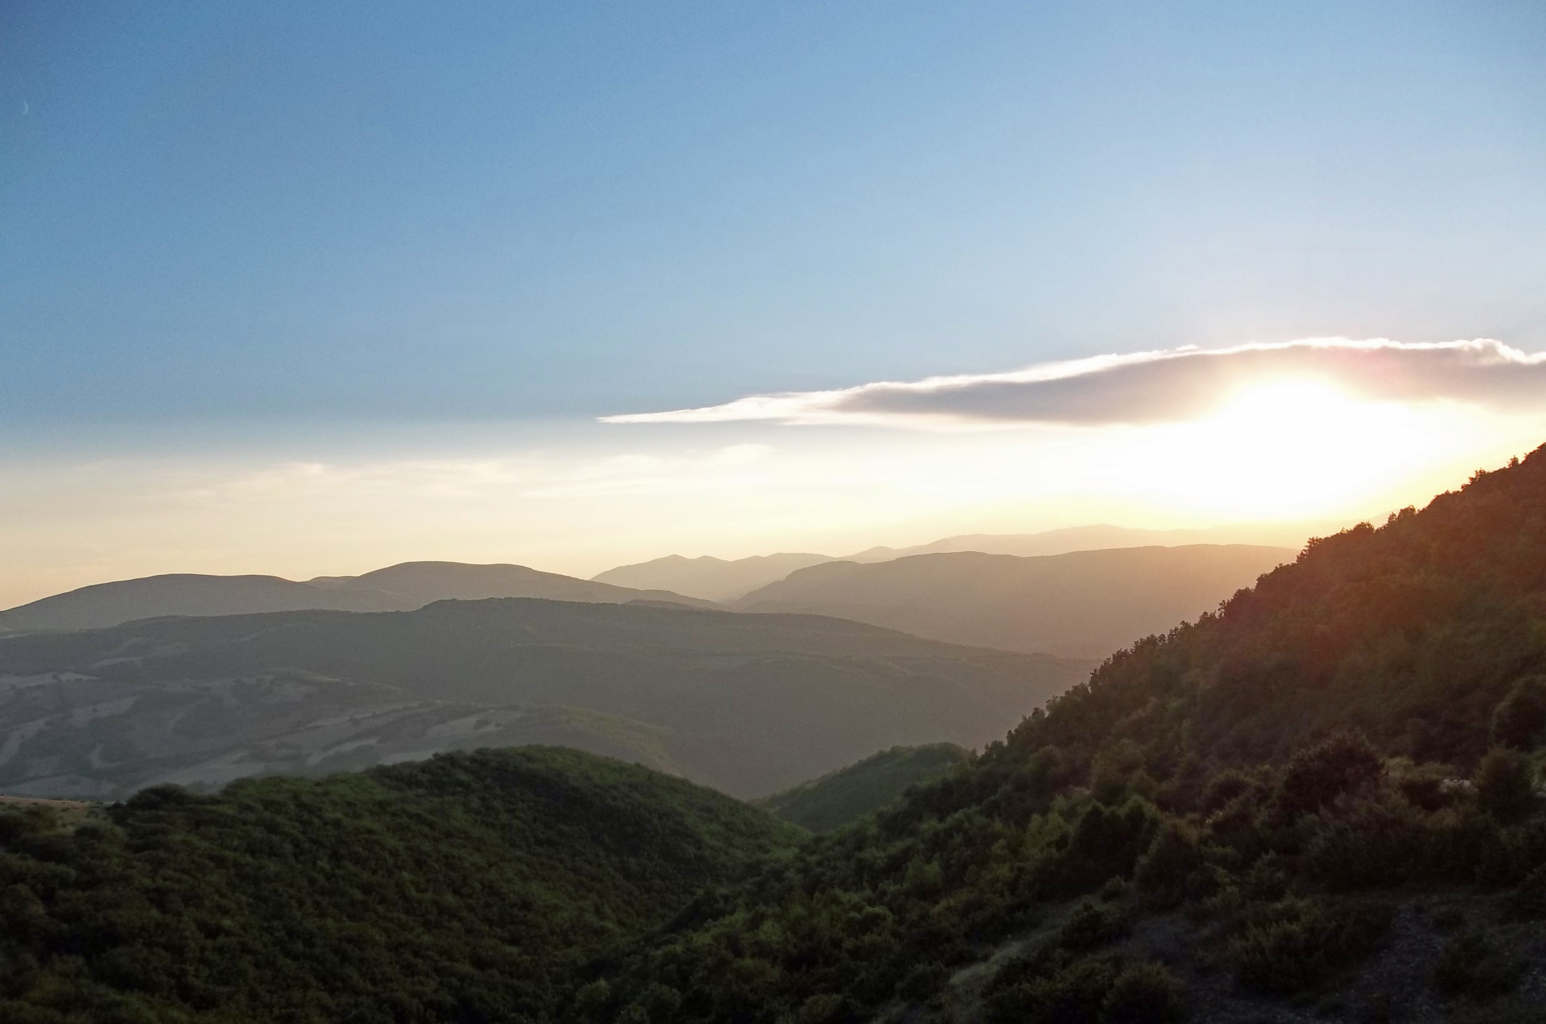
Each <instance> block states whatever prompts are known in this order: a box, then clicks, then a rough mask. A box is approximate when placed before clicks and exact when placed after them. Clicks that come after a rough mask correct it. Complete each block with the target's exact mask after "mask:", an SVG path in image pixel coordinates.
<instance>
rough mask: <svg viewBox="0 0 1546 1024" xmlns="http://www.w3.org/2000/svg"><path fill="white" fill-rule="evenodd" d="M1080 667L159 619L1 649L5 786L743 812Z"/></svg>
mask: <svg viewBox="0 0 1546 1024" xmlns="http://www.w3.org/2000/svg"><path fill="white" fill-rule="evenodd" d="M1089 667H1090V664H1089V663H1086V662H1079V661H1073V660H1068V659H1060V658H1054V657H1049V656H1034V655H1022V654H1014V653H1009V652H1003V651H988V650H974V649H970V648H964V647H957V646H953V645H949V644H942V643H938V642H935V641H929V640H921V639H918V638H917V637H911V636H906V635H904V634H900V633H895V632H892V631H889V630H884V629H879V628H876V627H873V626H867V625H863V624H860V623H854V622H846V621H842V620H838V619H830V618H821V617H817V616H799V615H737V614H733V613H729V612H716V611H696V610H690V609H685V608H681V607H679V606H677V607H655V606H647V605H637V604H627V605H615V604H586V603H573V602H560V601H540V600H529V599H499V600H488V601H446V602H439V603H436V604H432V605H429V606H427V607H425V608H422V609H419V610H417V611H413V612H386V613H371V614H359V613H348V612H328V611H304V612H281V613H271V614H267V615H246V616H225V617H195V618H175V619H156V620H148V621H139V622H134V623H130V624H127V625H123V626H116V627H113V628H111V629H105V630H92V631H80V632H73V633H39V634H31V635H21V636H15V637H9V638H0V787H3V788H4V789H5V791H7V792H13V793H22V794H27V795H33V796H95V797H117V796H121V795H122V794H124V793H125V792H128V791H130V790H132V789H134V788H137V787H139V786H144V785H150V784H154V783H157V782H168V781H170V782H179V783H183V784H193V783H202V784H216V785H218V784H221V783H224V782H227V781H229V780H231V779H233V778H238V777H241V776H244V775H251V774H255V773H258V772H306V773H320V772H326V771H337V770H340V769H345V768H357V767H363V766H366V765H369V764H375V763H379V762H381V761H384V760H402V759H405V758H412V757H426V756H428V755H429V754H431V753H434V752H435V751H437V750H446V749H465V748H469V747H479V746H491V745H494V746H503V745H508V744H513V743H528V742H538V743H564V744H573V745H577V746H580V747H582V748H584V749H588V750H592V751H594V752H597V753H604V754H611V755H616V756H619V757H624V758H627V759H629V760H636V761H640V762H642V763H645V764H649V765H652V766H655V767H658V768H661V769H663V770H669V771H675V772H679V773H681V774H683V775H685V776H687V777H688V778H690V779H693V780H695V781H698V782H702V783H705V784H708V785H713V786H715V787H717V788H719V789H722V790H724V791H725V792H727V793H732V794H734V795H737V796H761V795H764V794H767V793H770V792H773V791H776V790H779V789H783V788H786V787H788V786H790V785H793V784H795V783H797V782H801V781H804V780H807V779H810V778H813V777H815V776H817V775H820V774H822V773H823V772H827V771H831V770H833V769H835V768H838V767H841V766H842V765H845V764H850V763H852V762H853V761H855V760H857V759H858V758H860V757H863V756H865V755H867V754H869V753H872V752H874V751H875V750H878V749H884V748H886V747H890V746H894V745H897V744H917V743H929V742H936V741H942V740H943V741H949V742H954V743H960V744H963V745H968V746H977V745H980V744H982V743H985V742H987V741H989V740H991V739H994V738H995V737H998V736H1002V735H1003V733H1004V731H1005V730H1006V729H1008V728H1009V727H1010V726H1012V725H1014V723H1016V722H1018V721H1019V720H1020V719H1021V717H1023V716H1024V715H1026V714H1028V713H1029V712H1030V710H1031V709H1032V708H1034V707H1036V706H1037V705H1039V704H1040V703H1042V702H1043V701H1044V700H1046V699H1047V698H1048V697H1050V696H1053V695H1055V694H1057V693H1060V692H1062V691H1063V690H1065V689H1067V688H1068V687H1069V686H1071V685H1073V683H1075V682H1077V681H1078V680H1079V679H1081V678H1083V677H1084V676H1085V675H1086V674H1087V672H1088V669H1089Z"/></svg>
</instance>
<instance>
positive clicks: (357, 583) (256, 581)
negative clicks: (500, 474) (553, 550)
mask: <svg viewBox="0 0 1546 1024" xmlns="http://www.w3.org/2000/svg"><path fill="white" fill-rule="evenodd" d="M491 597H542V598H549V599H551V600H555V601H587V602H595V603H598V604H623V603H625V602H628V601H669V602H673V603H676V604H686V605H693V606H697V607H709V606H711V602H708V601H704V600H702V599H700V598H695V597H684V596H683V595H681V594H675V593H670V592H667V591H664V590H648V589H644V590H637V589H630V588H628V587H617V586H612V585H610V584H607V583H595V582H592V581H590V580H581V579H575V578H574V577H573V576H562V575H559V574H558V573H552V572H539V571H537V570H536V569H528V568H527V567H526V566H524V565H468V564H466V563H462V562H404V563H402V564H401V565H393V566H388V567H387V568H385V569H377V570H375V571H374V572H368V573H365V574H364V575H363V576H318V577H317V578H316V579H312V580H307V581H306V582H303V583H297V582H295V581H293V580H287V579H281V578H280V577H278V576H204V575H197V574H192V573H177V574H172V575H166V576H148V577H145V578H143V579H135V580H122V581H119V582H115V583H99V584H96V585H95V586H90V587H81V588H80V589H79V590H71V591H69V592H68V593H64V594H56V595H55V596H53V597H45V598H43V599H42V600H39V601H33V602H31V603H30V604H24V605H21V606H19V607H16V608H12V609H9V610H8V611H3V612H0V630H9V631H12V632H20V631H24V630H39V629H101V628H106V627H109V626H116V625H119V624H120V623H124V622H129V621H132V620H134V619H148V618H155V617H159V616H163V615H245V614H250V613H254V612H285V611H301V610H305V609H325V610H334V611H355V612H383V611H412V610H413V609H415V608H422V607H424V606H425V605H427V604H430V603H431V602H433V601H444V600H453V599H454V600H462V601H477V600H483V599H485V598H491Z"/></svg>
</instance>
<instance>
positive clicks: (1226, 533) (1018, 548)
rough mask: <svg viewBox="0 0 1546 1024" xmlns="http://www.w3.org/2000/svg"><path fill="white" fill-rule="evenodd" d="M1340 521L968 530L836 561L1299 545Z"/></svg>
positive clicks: (1334, 528)
mask: <svg viewBox="0 0 1546 1024" xmlns="http://www.w3.org/2000/svg"><path fill="white" fill-rule="evenodd" d="M1344 525H1345V524H1344V523H1340V522H1305V523H1237V524H1234V525H1229V526H1210V527H1205V528H1202V529H1193V530H1135V529H1130V528H1128V527H1125V526H1105V525H1100V526H1072V527H1068V528H1065V529H1062V530H1046V531H1043V532H1041V533H967V534H961V535H959V536H955V537H944V538H942V539H940V540H936V541H932V542H930V543H928V544H917V545H914V546H912V547H905V548H888V547H874V548H868V549H866V550H864V551H860V552H858V553H857V554H853V555H847V556H845V557H843V558H841V559H836V561H847V562H880V561H890V560H891V559H893V558H905V557H906V556H908V555H933V554H941V553H945V552H952V551H981V552H983V553H984V554H989V555H1020V556H1022V557H1028V556H1035V555H1062V554H1067V553H1068V552H1070V551H1102V550H1105V549H1107V548H1138V547H1153V546H1155V545H1160V546H1162V547H1181V546H1185V545H1194V544H1255V545H1261V546H1267V547H1282V548H1292V549H1294V550H1295V551H1298V550H1299V549H1300V548H1302V547H1304V544H1305V541H1307V540H1309V539H1310V538H1311V537H1316V536H1324V535H1325V534H1327V533H1335V532H1336V531H1337V530H1339V529H1341V528H1342V527H1343V526H1344Z"/></svg>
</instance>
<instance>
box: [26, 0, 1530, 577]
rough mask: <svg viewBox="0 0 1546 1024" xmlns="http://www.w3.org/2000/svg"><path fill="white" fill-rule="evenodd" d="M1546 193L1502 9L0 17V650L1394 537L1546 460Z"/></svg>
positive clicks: (1515, 41) (580, 8)
mask: <svg viewBox="0 0 1546 1024" xmlns="http://www.w3.org/2000/svg"><path fill="white" fill-rule="evenodd" d="M1542 168H1546V6H1543V5H1541V4H1538V3H1532V2H1524V0H1521V2H1513V3H1509V2H1499V3H1477V2H1467V3H1459V2H1456V3H1448V4H1425V3H1413V2H1401V3H1390V4H1367V3H1346V2H1343V3H1327V4H1314V3H1299V4H1239V3H1222V2H1221V3H1214V4H1184V3H1167V4H1163V5H1159V4H1152V3H1134V4H1121V3H1102V4H1085V3H1066V4H1028V3H1023V2H1017V3H1002V4H998V3H953V4H944V3H930V4H912V3H898V2H892V0H888V2H885V3H859V2H844V3H756V4H743V3H729V4H708V3H693V4H673V3H655V2H652V3H615V4H595V3H563V4H553V3H549V4H534V3H527V4H513V3H501V4H487V5H474V4H460V5H449V6H448V5H435V4H424V3H388V2H381V0H375V2H371V3H359V4H350V3H329V4H299V3H276V2H273V0H265V2H263V3H239V2H229V3H221V4H192V3H188V4H173V3H165V2H158V3H154V4H150V3H145V4H139V3H130V2H123V3H112V4H108V3H97V4H70V3H58V4H34V5H19V4H12V5H8V6H7V7H6V8H5V10H4V11H3V13H0V605H4V604H7V603H12V602H15V601H20V600H24V599H27V598H30V597H36V596H41V595H42V594H45V593H49V592H51V591H53V590H58V589H62V588H64V587H67V586H75V585H79V584H81V583H87V582H95V581H97V580H100V579H106V578H113V577H120V576H125V575H141V574H146V573H150V572H157V571H273V572H281V573H286V574H291V575H301V576H305V575H311V574H316V573H335V572H351V571H360V570H364V569H368V568H371V567H373V566H375V565H378V564H383V563H386V562H391V561H398V560H403V559H407V558H416V557H457V558H466V559H469V560H483V561H519V562H524V563H527V564H533V565H536V566H538V567H542V568H553V569H556V570H559V571H571V572H585V573H590V572H595V571H597V570H599V569H602V568H605V567H607V566H608V565H610V564H612V563H613V562H615V561H620V560H636V559H640V558H647V557H653V556H655V555H659V554H665V553H667V552H669V551H673V550H676V551H681V552H682V553H686V554H701V553H715V554H724V555H738V554H750V553H753V552H754V551H767V550H774V549H778V548H784V549H790V548H806V549H809V548H814V547H823V546H824V547H826V548H828V549H834V548H835V549H839V550H840V549H842V548H844V547H849V548H851V547H858V546H867V545H868V544H870V543H907V542H917V541H924V540H928V539H931V538H932V537H933V536H938V535H941V534H944V533H952V532H957V533H958V532H970V531H976V530H995V531H1003V532H1009V531H1014V530H1034V529H1041V528H1046V527H1051V526H1064V525H1073V524H1074V523H1077V522H1085V521H1094V519H1092V518H1091V517H1095V518H1098V519H1103V520H1108V521H1121V522H1124V523H1127V524H1129V525H1134V526H1151V525H1153V526H1165V525H1187V524H1191V523H1210V522H1227V521H1233V520H1238V519H1248V518H1280V519H1281V518H1293V517H1300V518H1303V517H1311V516H1314V517H1337V516H1355V517H1356V516H1360V515H1367V514H1373V513H1374V512H1376V511H1378V510H1379V509H1381V508H1383V507H1385V506H1386V505H1388V504H1389V503H1391V502H1401V503H1404V502H1405V501H1409V500H1421V499H1423V498H1424V497H1425V496H1426V494H1427V493H1431V488H1432V487H1434V486H1453V485H1454V484H1457V483H1459V482H1460V480H1461V479H1463V476H1461V477H1460V478H1458V479H1457V478H1454V474H1455V473H1457V472H1463V471H1464V470H1468V469H1470V468H1475V466H1477V465H1484V464H1489V462H1495V461H1498V460H1501V459H1503V458H1506V457H1507V456H1508V455H1509V454H1513V453H1515V452H1519V451H1522V450H1524V449H1525V448H1527V447H1533V446H1534V445H1535V444H1537V443H1539V442H1540V441H1546V421H1543V420H1542V418H1541V415H1540V413H1539V412H1537V410H1546V388H1543V387H1542V386H1541V384H1540V379H1541V377H1542V375H1543V369H1542V364H1541V363H1540V361H1539V360H1535V359H1533V358H1532V357H1533V356H1534V355H1535V354H1536V353H1540V352H1542V351H1543V350H1546V288H1543V287H1542V282H1543V281H1546V173H1543V172H1542ZM1303 338H1351V339H1358V340H1364V339H1376V338H1384V339H1393V340H1394V342H1396V343H1398V344H1395V345H1387V346H1373V347H1371V346H1367V345H1365V346H1363V347H1362V348H1360V347H1358V346H1345V345H1324V344H1323V345H1321V346H1319V347H1318V348H1317V347H1315V346H1309V347H1306V346H1298V347H1293V346H1290V347H1287V348H1282V347H1279V348H1273V347H1271V346H1274V345H1279V346H1281V344H1282V343H1286V342H1290V341H1293V340H1295V339H1303ZM1463 339H1495V340H1496V342H1497V343H1498V344H1496V345H1493V346H1492V347H1488V346H1486V345H1483V346H1480V347H1477V346H1472V347H1471V348H1464V347H1462V348H1456V347H1454V346H1450V347H1447V348H1433V347H1431V346H1435V345H1447V344H1448V343H1452V342H1456V341H1457V340H1463ZM1188 345H1191V346H1199V347H1200V348H1201V349H1203V350H1208V351H1212V350H1223V349H1227V350H1231V351H1232V352H1233V354H1232V355H1220V356H1207V357H1202V356H1197V355H1187V354H1184V353H1177V352H1176V351H1175V350H1177V349H1180V348H1181V347H1182V346H1188ZM1423 346H1430V347H1426V348H1425V347H1423ZM1144 353H1148V355H1144ZM1285 353H1286V354H1285ZM1306 353H1308V354H1306ZM1328 353H1329V355H1328ZM1371 353H1372V355H1371ZM1500 353H1501V355H1500ZM1099 356H1118V357H1124V359H1119V360H1116V361H1114V362H1113V361H1111V360H1106V361H1104V362H1096V363H1078V364H1076V365H1075V366H1074V367H1073V368H1069V367H1068V366H1065V365H1064V364H1066V363H1068V362H1069V361H1075V360H1090V359H1091V358H1092V357H1099ZM1301 357H1302V358H1301ZM1366 357H1367V358H1366ZM1285 360H1286V362H1285ZM1445 360H1450V361H1449V362H1445ZM1454 360H1459V362H1454ZM1226 364H1227V365H1228V366H1230V367H1241V366H1246V367H1247V368H1248V369H1249V368H1250V367H1255V368H1256V369H1257V370H1261V368H1262V367H1268V369H1269V370H1270V373H1269V372H1268V370H1261V373H1256V370H1252V373H1256V376H1252V375H1251V374H1244V375H1241V374H1236V373H1235V372H1234V370H1233V369H1231V370H1230V372H1229V373H1223V374H1220V373H1215V372H1214V371H1213V369H1211V368H1216V367H1223V366H1225V365H1226ZM1269 364H1270V365H1269ZM1027 368H1031V369H1030V370H1027ZM1199 368H1202V369H1206V370H1207V372H1202V373H1200V374H1199V373H1198V372H1194V371H1198V370H1199ZM1457 368H1458V369H1457ZM1452 370H1453V371H1454V373H1458V377H1455V376H1454V374H1452ZM1017 374H1018V376H1017ZM1274 374H1276V375H1277V376H1285V375H1286V377H1287V378H1291V381H1290V383H1293V382H1298V383H1297V384H1295V385H1294V387H1288V388H1287V389H1285V388H1282V387H1279V388H1276V389H1273V388H1271V387H1269V388H1268V390H1267V391H1266V392H1263V393H1262V394H1263V395H1264V396H1265V397H1263V398H1262V399H1261V400H1260V401H1256V400H1251V399H1247V400H1244V404H1241V402H1242V400H1241V399H1240V395H1241V394H1242V393H1252V394H1254V393H1255V392H1251V391H1250V388H1251V387H1255V386H1256V385H1257V384H1260V383H1261V380H1262V379H1266V380H1267V382H1268V383H1269V384H1270V383H1271V379H1272V378H1273V375H1274ZM1263 375H1265V376H1263ZM939 377H947V378H950V381H948V382H946V383H945V384H943V385H942V384H940V383H939V382H937V381H934V382H932V383H931V379H933V378H939ZM1306 380H1311V381H1318V382H1319V383H1318V384H1316V385H1315V386H1309V385H1304V386H1300V385H1302V384H1304V381H1306ZM1392 380H1394V381H1396V383H1394V384H1392V383H1390V382H1391V381H1392ZM1455 381H1458V383H1455ZM882 382H898V383H899V384H901V385H902V386H901V387H893V388H889V389H887V388H885V387H880V388H877V387H876V385H877V384H880V383H882ZM1049 382H1051V383H1050V384H1049ZM1376 383H1379V385H1380V386H1375V384H1376ZM1452 384H1453V386H1451V385H1452ZM1029 385H1035V386H1034V387H1031V386H1029ZM1387 385H1388V386H1387ZM866 386H869V387H868V388H866ZM1242 388H1244V389H1245V390H1244V391H1242ZM1296 388H1297V390H1296ZM1176 389H1180V390H1179V391H1177V390H1176ZM789 393H795V394H793V395H790V394H789ZM834 393H837V394H839V395H841V396H843V397H841V398H840V399H831V398H830V396H831V395H832V394H834ZM1173 394H1174V395H1176V396H1178V397H1174V398H1172V397H1171V396H1172V395H1173ZM778 395H783V396H784V398H783V399H781V400H782V401H784V402H785V405H783V406H779V408H780V409H783V410H784V411H785V412H787V411H788V410H789V409H790V408H794V406H791V405H789V404H788V403H789V402H791V401H795V402H796V404H797V405H798V407H799V410H801V411H800V414H799V415H794V416H790V415H784V414H782V413H780V414H777V415H757V416H742V415H740V414H739V413H736V414H735V415H729V416H727V415H724V414H723V410H724V409H725V408H726V407H729V406H731V405H732V403H736V402H738V401H742V402H743V403H744V401H746V400H751V401H753V402H754V403H756V402H762V403H763V404H764V405H765V403H766V399H764V398H757V397H756V396H778ZM813 395H814V396H816V397H812V396H813ZM801 396H804V397H801ZM821 396H827V397H821ZM1070 396H1072V397H1070ZM1135 396H1137V397H1135ZM829 401H838V403H839V404H840V405H841V406H842V409H843V415H838V416H832V415H826V413H823V415H822V416H816V417H814V418H812V416H810V415H809V412H810V410H811V409H813V408H815V407H816V406H813V405H812V404H811V403H812V402H815V403H816V405H817V406H821V408H822V409H824V410H827V412H830V411H831V409H830V408H828V406H827V405H822V404H821V403H824V402H829ZM801 402H803V403H804V404H803V405H800V404H799V403H801ZM1232 403H1233V404H1232ZM759 407H761V406H759ZM735 408H736V409H739V410H741V411H742V412H744V411H745V410H746V408H747V406H746V405H745V404H742V405H738V406H735ZM715 409H718V410H721V412H720V413H719V414H716V415H713V416H707V417H705V416H702V415H700V416H698V417H697V418H696V419H695V418H693V417H690V416H689V417H685V421H684V422H675V421H673V422H640V420H641V419H646V417H640V416H638V415H637V414H649V413H664V412H672V413H675V412H677V411H679V410H700V411H702V410H715ZM1070 409H1072V410H1074V412H1072V413H1071V412H1069V410H1070ZM984 410H986V412H985V411H984ZM1156 410H1158V411H1156ZM859 412H863V413H864V414H865V415H853V414H854V413H859ZM877 413H878V414H883V415H877ZM1269 414H1270V415H1269ZM602 417H632V419H624V420H622V421H614V422H607V423H601V422H598V419H599V418H602ZM656 419H657V420H658V419H660V418H659V417H656ZM676 419H677V420H683V419H684V417H682V416H680V415H679V416H677V417H676ZM811 423H819V424H821V425H817V426H813V425H809V424H811ZM1220 423H1223V424H1227V425H1228V430H1227V433H1228V434H1229V435H1230V438H1229V439H1227V440H1228V441H1229V443H1228V444H1224V446H1223V447H1218V445H1219V444H1220V443H1222V442H1221V441H1220V439H1219V436H1218V435H1219V429H1218V425H1219V424H1220ZM1305 423H1309V424H1311V426H1310V427H1305V426H1304V424H1305ZM791 424H795V425H791ZM799 424H805V425H799ZM1296 424H1297V426H1295V425H1296ZM1290 428H1292V429H1290ZM1187 431H1191V433H1187ZM1349 432H1353V433H1356V434H1357V435H1358V436H1356V437H1349ZM1231 445H1232V447H1231ZM1135 453H1142V454H1141V457H1138V456H1135ZM1360 460H1361V461H1360ZM1122 467H1127V468H1125V469H1123V468H1122ZM1221 482H1223V483H1228V484H1230V485H1231V486H1227V487H1225V486H1221ZM1425 488H1428V489H1430V490H1429V491H1425V490H1424V489H1425Z"/></svg>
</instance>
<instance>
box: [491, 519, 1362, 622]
mask: <svg viewBox="0 0 1546 1024" xmlns="http://www.w3.org/2000/svg"><path fill="white" fill-rule="evenodd" d="M1342 525H1343V524H1341V523H1242V524H1239V525H1235V526H1214V527H1208V528H1206V529H1200V530H1133V529H1127V528H1126V527H1121V526H1075V527H1071V528H1069V529H1064V530H1048V531H1045V532H1043V533H1008V534H991V533H971V534H962V535H960V536H956V537H945V538H943V539H941V540H937V541H933V542H931V543H928V544H918V545H915V546H913V547H906V548H888V547H873V548H868V549H866V550H864V551H860V552H857V553H855V554H852V555H844V556H841V557H838V558H834V557H833V556H831V555H815V554H809V553H798V554H791V553H783V554H777V555H754V556H752V557H751V558H738V559H735V560H731V561H727V560H726V559H723V558H713V557H711V556H708V555H704V556H702V557H700V558H684V557H683V556H681V555H667V556H666V557H665V558H657V559H654V560H653V561H649V562H640V563H638V564H636V565H620V566H618V567H617V568H615V569H608V570H607V571H606V572H603V573H598V574H597V575H596V576H593V577H592V579H594V580H598V581H600V582H603V583H613V584H616V585H618V586H622V587H641V588H650V587H654V588H658V589H662V590H671V591H675V592H676V593H678V594H689V595H691V596H693V597H701V598H705V599H707V600H710V601H718V602H725V603H728V602H733V601H735V600H736V599H738V598H741V597H744V596H746V595H747V594H749V593H751V592H752V591H754V590H757V589H759V588H761V587H765V586H767V585H768V584H770V583H774V582H777V581H778V580H781V579H783V578H784V577H785V576H788V575H789V574H790V573H792V572H795V571H796V570H799V569H804V568H806V567H807V566H812V565H819V564H821V563H823V562H888V561H891V560H892V559H896V558H904V557H906V556H908V555H928V554H940V553H944V552H955V551H981V552H984V553H986V554H997V555H1021V556H1029V555H1061V554H1066V553H1068V552H1070V551H1097V550H1103V549H1106V548H1136V547H1152V546H1154V545H1162V546H1165V547H1177V546H1180V545H1195V544H1256V545H1267V546H1272V547H1283V548H1292V549H1293V550H1295V551H1298V550H1299V549H1300V548H1301V547H1303V546H1304V543H1305V541H1306V540H1308V539H1309V538H1310V537H1312V536H1317V535H1320V534H1324V533H1330V532H1335V531H1336V530H1338V529H1340V528H1341V527H1342ZM490 596H494V595H490Z"/></svg>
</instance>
